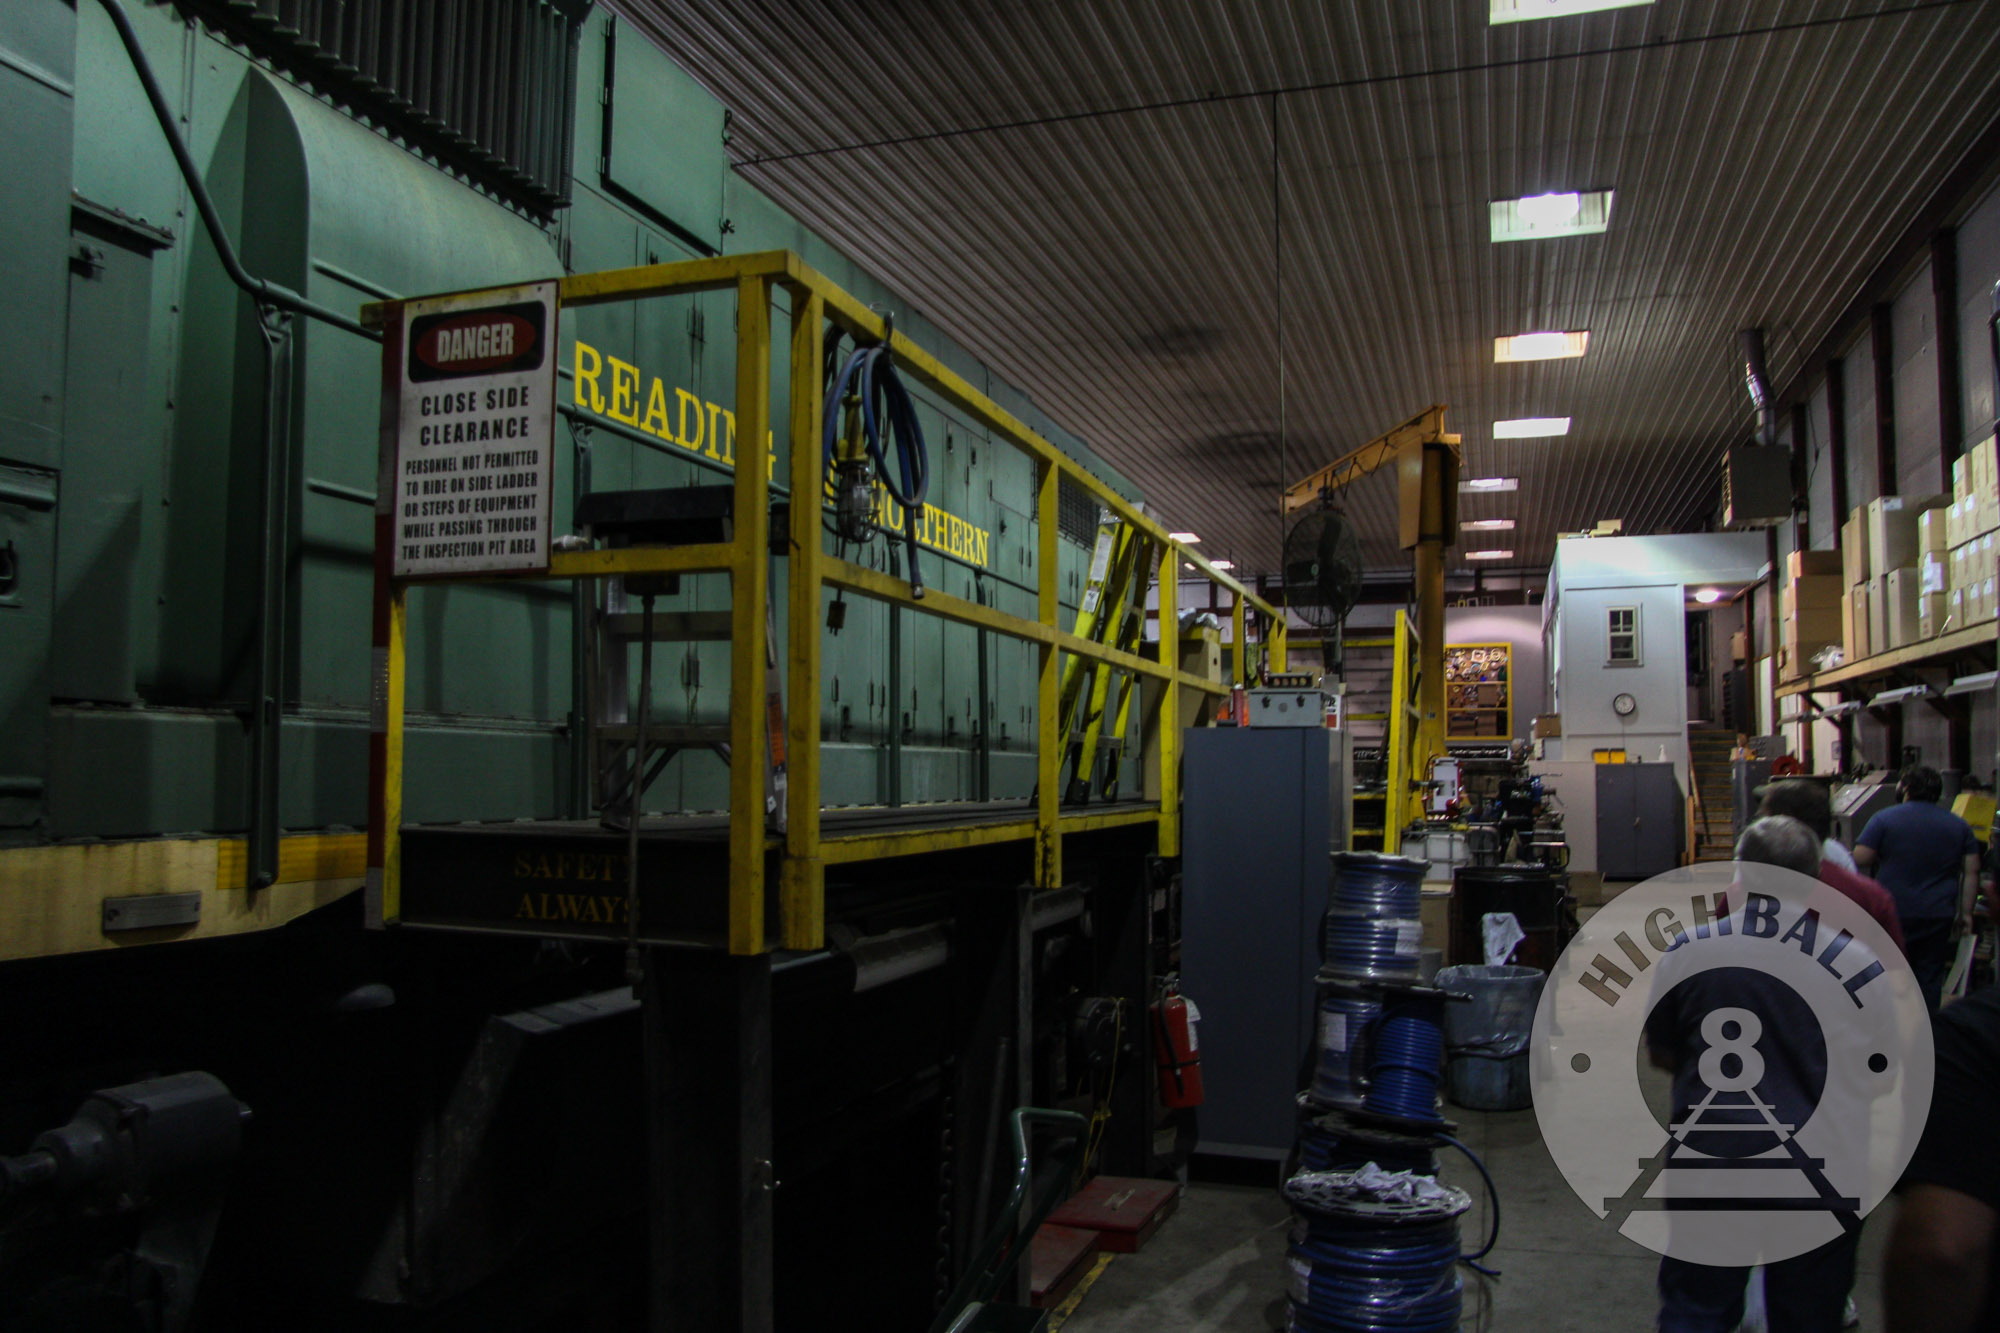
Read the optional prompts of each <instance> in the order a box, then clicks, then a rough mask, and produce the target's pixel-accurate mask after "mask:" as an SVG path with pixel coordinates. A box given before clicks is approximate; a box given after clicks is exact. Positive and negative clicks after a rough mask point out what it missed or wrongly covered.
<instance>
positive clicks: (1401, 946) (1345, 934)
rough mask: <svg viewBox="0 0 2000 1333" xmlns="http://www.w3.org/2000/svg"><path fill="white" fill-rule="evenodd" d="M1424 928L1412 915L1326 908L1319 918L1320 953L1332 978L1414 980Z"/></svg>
mask: <svg viewBox="0 0 2000 1333" xmlns="http://www.w3.org/2000/svg"><path fill="white" fill-rule="evenodd" d="M1423 930H1424V927H1423V922H1422V921H1421V920H1419V919H1418V918H1416V917H1413V916H1412V917H1387V916H1356V915H1352V914H1350V913H1347V912H1328V913H1327V914H1326V915H1325V916H1323V917H1321V918H1320V956H1321V958H1322V959H1324V960H1325V963H1326V971H1327V973H1328V974H1329V975H1331V976H1333V977H1335V978H1350V979H1355V980H1366V981H1414V980H1416V979H1417V975H1418V972H1419V970H1420V967H1419V965H1420V963H1421V962H1422V958H1421V956H1420V955H1421V951H1422V945H1423Z"/></svg>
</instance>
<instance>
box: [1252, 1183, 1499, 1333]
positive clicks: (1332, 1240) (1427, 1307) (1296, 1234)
mask: <svg viewBox="0 0 2000 1333" xmlns="http://www.w3.org/2000/svg"><path fill="white" fill-rule="evenodd" d="M1458 1247H1459V1232H1458V1220H1457V1218H1456V1217H1450V1218H1446V1219H1441V1220H1435V1221H1428V1222H1422V1223H1408V1224H1402V1225H1387V1226H1385V1225H1381V1224H1380V1223H1376V1222H1370V1221H1366V1220H1363V1219H1358V1218H1348V1217H1342V1216H1340V1215H1338V1214H1334V1213H1328V1212H1319V1211H1316V1210H1307V1209H1304V1208H1300V1209H1299V1210H1298V1218H1297V1220H1296V1221H1295V1222H1294V1223H1293V1225H1292V1235H1291V1244H1290V1247H1289V1252H1288V1255H1287V1258H1288V1261H1289V1264H1290V1267H1291V1290H1290V1292H1289V1295H1290V1296H1291V1327H1292V1328H1293V1329H1296V1330H1299V1331H1300V1333H1455V1330H1456V1329H1457V1328H1458V1320H1459V1315H1460V1313H1461V1311H1462V1308H1463V1305H1464V1290H1465V1281H1464V1279H1463V1278H1461V1277H1460V1276H1459V1274H1458V1267H1457V1266H1458V1259H1459V1248H1458Z"/></svg>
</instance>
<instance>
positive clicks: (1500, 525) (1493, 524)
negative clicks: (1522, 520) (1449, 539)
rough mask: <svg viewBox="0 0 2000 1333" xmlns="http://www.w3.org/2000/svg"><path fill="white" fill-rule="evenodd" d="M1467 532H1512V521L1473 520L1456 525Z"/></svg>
mask: <svg viewBox="0 0 2000 1333" xmlns="http://www.w3.org/2000/svg"><path fill="white" fill-rule="evenodd" d="M1458 526H1459V527H1461V528H1464V529H1465V530H1466V531H1467V532H1512V531H1513V530H1514V520H1513V519H1511V518H1475V519H1473V520H1472V521H1470V522H1468V523H1461V524H1459V525H1458Z"/></svg>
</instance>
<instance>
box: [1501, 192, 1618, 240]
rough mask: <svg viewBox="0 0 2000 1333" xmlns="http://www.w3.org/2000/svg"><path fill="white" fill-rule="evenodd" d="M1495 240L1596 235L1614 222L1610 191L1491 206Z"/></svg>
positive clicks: (1539, 197)
mask: <svg viewBox="0 0 2000 1333" xmlns="http://www.w3.org/2000/svg"><path fill="white" fill-rule="evenodd" d="M1488 209H1489V211H1490V213H1491V221H1492V226H1493V241H1494V243H1495V244H1496V245H1497V244H1498V243H1499V242H1501V241H1539V240H1542V239H1544V238H1546V237H1550V236H1594V235H1596V234H1597V233H1598V232H1601V231H1603V230H1604V229H1605V228H1607V227H1609V226H1610V225H1611V191H1609V190H1575V191H1570V192H1568V193H1557V194H1536V195H1530V196H1528V197H1527V198H1526V199H1495V200H1494V201H1493V202H1492V203H1491V204H1489V205H1488Z"/></svg>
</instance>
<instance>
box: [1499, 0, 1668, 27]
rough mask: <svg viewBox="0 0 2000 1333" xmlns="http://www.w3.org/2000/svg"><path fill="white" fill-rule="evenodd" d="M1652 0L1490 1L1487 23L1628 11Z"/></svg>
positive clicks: (1648, 3) (1521, 21)
mask: <svg viewBox="0 0 2000 1333" xmlns="http://www.w3.org/2000/svg"><path fill="white" fill-rule="evenodd" d="M1652 3H1653V0H1491V3H1490V6H1489V8H1488V9H1487V22H1488V23H1526V22H1529V21H1531V20H1533V19H1559V18H1564V17H1567V16H1568V15H1570V14H1594V13H1596V12H1597V11H1598V10H1600V9H1630V8H1632V7H1633V6H1634V5H1650V4H1652Z"/></svg>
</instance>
